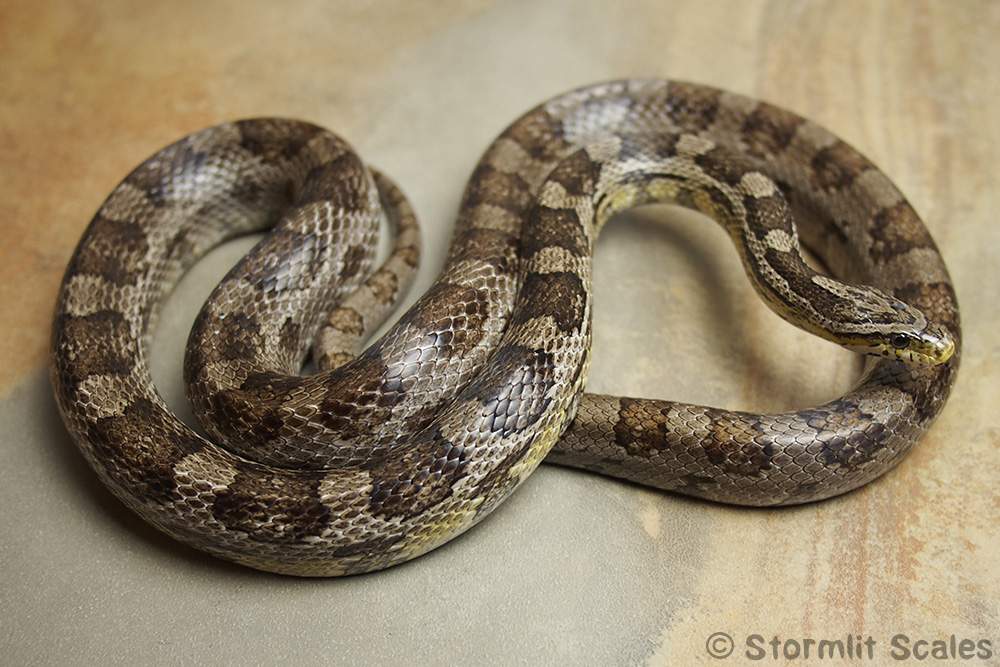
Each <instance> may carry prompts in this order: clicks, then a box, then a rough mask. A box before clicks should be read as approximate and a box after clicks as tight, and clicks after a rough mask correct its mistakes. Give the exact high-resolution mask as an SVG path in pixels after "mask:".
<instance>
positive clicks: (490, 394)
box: [52, 81, 959, 575]
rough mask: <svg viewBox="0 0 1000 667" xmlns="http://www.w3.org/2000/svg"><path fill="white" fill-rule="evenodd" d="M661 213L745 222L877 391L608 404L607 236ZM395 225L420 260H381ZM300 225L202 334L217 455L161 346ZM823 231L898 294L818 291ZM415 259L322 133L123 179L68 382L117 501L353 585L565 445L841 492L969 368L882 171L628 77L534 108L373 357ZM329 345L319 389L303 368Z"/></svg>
mask: <svg viewBox="0 0 1000 667" xmlns="http://www.w3.org/2000/svg"><path fill="white" fill-rule="evenodd" d="M660 201H672V202H676V203H679V204H682V205H685V206H689V207H692V208H695V209H697V210H700V211H703V212H705V213H707V214H708V215H710V216H711V217H712V218H714V219H715V220H717V221H718V222H719V223H720V224H722V225H723V226H724V227H725V229H726V230H727V231H728V232H729V234H730V236H731V237H732V239H733V241H734V243H735V245H736V247H737V249H738V250H739V252H740V256H741V259H742V261H743V263H744V266H745V268H746V270H747V274H748V276H749V277H750V279H751V281H752V282H753V284H754V286H755V287H756V289H757V290H758V292H759V293H760V294H761V296H762V297H763V298H764V299H765V300H766V302H767V303H768V304H769V305H770V306H771V307H772V308H773V309H774V310H775V311H776V312H777V313H778V314H780V315H782V316H783V317H785V318H786V319H788V320H789V321H791V322H793V323H795V324H796V325H798V326H800V327H803V328H805V329H806V330H808V331H811V332H813V333H816V334H818V335H820V336H823V337H825V338H828V339H830V340H833V341H835V342H837V343H840V344H841V345H844V346H846V347H848V348H849V349H853V350H857V351H860V352H865V353H868V354H870V355H873V356H872V357H871V360H870V362H869V364H868V366H867V368H866V371H865V373H864V376H863V378H862V379H861V381H860V382H859V384H858V385H857V386H856V387H855V388H854V389H853V390H852V391H850V392H849V393H848V394H847V395H845V396H843V397H842V398H839V399H837V400H834V401H832V402H830V403H828V404H826V405H822V406H819V407H815V408H810V409H805V410H800V411H797V412H789V413H785V414H779V415H754V414H748V413H742V412H732V411H726V410H718V409H713V408H706V407H700V406H692V405H684V404H680V403H673V402H667V401H652V400H638V399H625V398H616V397H608V396H593V395H585V394H583V393H582V391H583V386H584V382H585V378H586V370H587V366H588V355H589V349H590V319H591V317H590V316H591V307H592V304H591V289H590V280H591V248H592V244H593V241H594V238H595V236H596V235H597V233H598V231H599V229H600V227H601V225H602V224H603V223H604V222H605V221H606V220H607V219H608V218H609V217H611V216H612V215H613V214H614V213H616V212H617V211H620V210H622V209H624V208H628V207H631V206H635V205H638V204H642V203H649V202H660ZM793 212H795V213H804V214H806V215H804V217H803V218H802V220H804V221H805V222H803V224H800V226H799V228H798V229H797V228H796V227H795V226H794V225H793V222H792V217H793V216H792V213H793ZM383 216H384V217H386V218H387V219H388V221H389V222H390V223H391V224H392V225H393V226H394V227H395V228H396V232H397V235H396V241H395V248H394V250H393V251H392V254H391V255H390V259H389V260H388V261H387V262H386V263H385V264H384V265H383V266H382V267H380V268H378V269H377V270H375V271H372V268H371V267H372V263H373V257H374V248H375V240H376V231H377V227H378V224H379V222H380V220H381V219H382V217H383ZM272 226H273V227H274V229H273V230H272V231H271V233H270V234H269V235H268V236H267V237H266V238H265V239H264V240H263V241H262V242H261V243H260V244H258V246H257V247H255V248H254V250H253V251H251V253H250V255H248V256H247V257H246V258H245V259H244V260H243V261H242V262H241V263H240V264H239V265H238V266H237V267H235V268H234V269H233V270H232V271H230V273H229V274H228V275H227V276H226V277H225V279H224V280H223V281H222V283H220V285H219V286H218V287H217V288H216V290H215V291H214V292H213V295H212V297H211V298H210V299H209V301H208V303H207V304H206V305H205V307H204V308H203V310H202V312H201V314H200V315H199V317H198V319H197V321H196V323H195V326H194V329H193V331H192V334H191V340H190V342H189V349H188V354H187V358H186V360H185V367H184V373H185V379H186V381H187V383H188V386H189V394H190V395H191V398H192V401H193V403H194V406H195V409H196V414H197V415H198V419H199V421H200V422H201V424H202V426H203V428H204V430H205V431H206V432H207V434H208V435H209V437H210V439H206V438H205V437H202V436H200V435H198V434H197V433H196V432H194V431H193V430H191V429H190V428H189V427H187V426H186V425H184V424H183V423H182V422H181V421H180V420H178V419H177V418H176V417H175V416H174V415H173V414H171V412H170V411H169V410H168V408H167V407H166V405H165V404H164V402H163V400H162V399H161V398H160V396H159V395H158V394H157V392H156V389H155V387H154V386H153V383H152V381H151V378H150V373H149V369H148V364H147V354H148V347H149V336H150V331H151V328H152V326H153V323H154V320H155V318H156V314H157V311H158V307H159V304H160V303H161V302H162V300H163V299H164V298H165V296H166V294H167V293H168V292H169V291H170V289H171V288H172V287H173V285H174V284H175V283H176V281H177V280H178V279H179V277H180V275H181V274H182V273H183V272H184V271H185V270H186V269H187V268H188V267H189V266H190V265H191V264H192V263H193V262H194V261H196V260H197V259H198V258H199V257H200V256H202V255H203V254H204V253H205V252H207V251H208V250H209V249H210V248H212V247H213V246H215V245H217V244H219V243H220V242H222V241H223V240H225V239H227V238H231V237H233V236H234V235H238V234H244V233H247V232H250V231H254V230H258V229H262V228H265V227H272ZM799 233H801V234H802V236H803V239H804V240H805V241H806V242H807V244H808V245H809V246H810V247H811V248H812V249H814V250H816V251H817V252H818V254H819V255H820V256H821V257H822V258H823V259H824V261H825V262H826V264H827V265H828V266H829V267H830V268H831V270H832V271H833V272H834V273H835V274H836V275H837V277H838V278H840V279H844V280H851V281H857V283H863V284H864V285H871V287H867V286H861V285H860V284H850V283H844V282H839V281H838V280H834V279H833V278H830V277H827V276H825V275H821V274H818V273H816V272H814V271H813V270H812V269H810V268H809V267H808V265H806V264H805V263H804V262H803V261H802V258H801V256H800V255H799V236H798V235H799ZM417 255H418V241H417V231H416V226H415V221H414V218H413V214H412V211H410V209H409V207H408V205H407V203H406V202H405V200H404V199H403V197H402V195H401V194H400V192H399V191H398V190H397V189H396V188H395V186H393V185H392V183H391V182H389V181H388V180H387V179H386V178H385V177H384V176H382V175H380V174H378V173H377V172H373V171H370V170H369V169H367V168H366V167H365V166H364V165H363V164H362V163H361V162H360V160H359V159H358V158H357V157H356V156H355V155H354V153H353V152H351V150H350V149H349V147H348V146H347V145H346V144H345V143H344V142H343V141H341V140H340V139H338V138H337V137H335V136H333V135H331V134H329V133H327V132H325V131H324V130H322V129H320V128H317V127H315V126H313V125H309V124H307V123H302V122H297V121H290V120H282V119H256V120H248V121H241V122H236V123H229V124H225V125H220V126H217V127H213V128H210V129H207V130H204V131H201V132H198V133H196V134H193V135H190V136H188V137H186V138H184V139H182V140H180V141H179V142H177V143H176V144H173V145H172V146H169V147H168V148H165V149H163V150H162V151H160V152H159V153H157V154H156V155H154V156H153V157H151V158H150V159H149V160H147V161H146V162H144V163H143V164H142V165H140V166H139V167H138V168H137V169H136V170H135V171H133V172H132V174H130V175H129V176H128V177H127V178H126V179H125V180H124V181H123V182H122V183H121V184H120V185H119V186H118V187H117V188H116V189H115V190H114V192H113V193H112V194H111V195H110V196H109V198H108V199H107V201H105V203H104V204H103V205H102V206H101V208H100V210H99V212H98V213H97V215H96V216H95V218H94V220H93V221H92V222H91V224H90V227H89V228H88V229H87V231H86V232H85V234H84V236H83V238H82V240H81V241H80V244H79V246H78V247H77V249H76V252H75V254H74V256H73V259H72V260H71V262H70V265H69V268H68V269H67V272H66V276H65V278H64V280H63V284H62V287H61V291H60V295H59V301H58V305H57V311H56V318H55V324H54V330H53V361H52V381H53V386H54V388H55V393H56V397H57V401H58V404H59V408H60V410H61V412H62V415H63V418H64V420H65V422H66V425H67V427H68V429H69V431H70V432H71V434H72V435H73V437H74V439H75V440H76V442H77V444H78V445H79V446H80V449H81V450H82V451H83V453H84V455H85V457H86V458H87V460H88V461H89V462H90V464H91V465H92V466H93V467H94V469H95V470H96V471H97V474H98V475H99V476H100V478H101V479H102V480H103V482H104V483H105V484H106V485H107V486H108V487H109V488H110V489H111V490H112V491H113V492H114V493H115V494H116V495H117V496H118V497H119V498H121V499H122V501H124V502H125V503H126V504H127V505H128V506H129V507H131V508H132V509H133V510H135V511H136V512H138V513H139V514H140V515H141V516H143V517H144V518H145V519H146V520H147V521H149V522H150V523H152V524H154V525H156V526H157V527H159V528H160V529H162V530H163V531H165V532H167V533H169V534H170V535H172V536H174V537H175V538H177V539H179V540H181V541H183V542H186V543H188V544H191V545H193V546H195V547H197V548H199V549H203V550H205V551H207V552H209V553H212V554H214V555H216V556H219V557H222V558H226V559H229V560H232V561H236V562H238V563H242V564H245V565H248V566H251V567H255V568H260V569H264V570H271V571H275V572H283V573H290V574H298V575H339V574H349V573H355V572H364V571H371V570H377V569H380V568H384V567H388V566H390V565H394V564H396V563H400V562H403V561H406V560H408V559H411V558H414V557H416V556H419V555H420V554H422V553H425V552H427V551H428V550H430V549H433V548H434V547H436V546H438V545H440V544H442V543H444V542H446V541H448V540H450V539H452V538H453V537H455V536H457V535H458V534H460V533H462V532H463V531H465V530H466V529H468V528H470V527H471V526H472V525H474V524H475V523H476V522H477V521H479V520H480V519H482V518H483V517H485V516H486V515H487V514H488V513H489V512H490V511H491V510H492V509H493V508H494V507H496V506H497V504H499V503H500V502H501V501H502V500H504V499H505V498H506V497H507V496H508V495H509V494H510V493H511V492H512V491H513V490H514V488H515V487H516V486H517V485H518V484H519V483H520V482H521V481H523V480H524V479H525V478H526V477H527V475H528V474H529V473H530V472H531V471H532V470H533V469H534V468H535V467H536V466H537V465H538V464H539V463H540V462H541V461H542V459H544V458H546V456H548V457H549V458H548V460H550V461H555V462H558V463H563V464H567V465H572V466H578V467H584V468H588V469H592V470H596V471H599V472H603V473H607V474H611V475H616V476H621V477H625V478H628V479H632V480H635V481H638V482H640V483H643V484H648V485H652V486H656V487H660V488H663V489H669V490H674V491H679V492H682V493H687V494H690V495H695V496H700V497H704V498H710V499H714V500H720V501H724V502H731V503H739V504H748V505H774V504H791V503H800V502H807V501H810V500H816V499H820V498H826V497H829V496H832V495H836V494H839V493H843V492H845V491H848V490H850V489H853V488H856V487H858V486H860V485H862V484H865V483H866V482H868V481H870V480H872V479H874V478H875V477H877V476H878V475H880V474H882V473H883V472H885V471H886V470H888V469H890V468H891V467H892V466H894V465H895V464H896V463H897V462H898V461H899V460H900V458H901V457H902V456H903V455H904V454H905V453H906V452H907V451H908V450H909V449H910V447H911V446H912V445H913V444H914V442H916V440H917V439H918V438H919V437H920V435H921V434H922V433H923V432H924V430H925V429H926V428H927V427H928V425H929V424H930V423H931V421H932V420H933V419H934V417H935V416H936V415H937V414H938V412H939V411H940V409H941V407H942V405H943V404H944V401H945V399H946V397H947V395H948V392H949V390H950V387H951V385H952V382H953V380H954V376H955V372H956V370H957V367H958V355H957V354H955V352H956V351H957V348H958V341H959V322H958V311H957V304H956V301H955V295H954V292H953V290H952V287H951V283H950V281H949V277H948V273H947V270H946V268H945V265H944V262H943V260H942V258H941V256H940V255H939V253H938V251H937V249H936V247H935V245H934V242H933V241H932V239H931V237H930V236H929V234H928V232H927V229H926V228H925V226H924V224H923V223H922V222H921V220H920V219H919V218H918V217H917V215H916V214H915V213H914V211H913V210H912V208H910V206H909V205H908V204H907V202H906V201H905V199H904V198H903V196H902V195H901V194H900V193H899V192H898V190H897V189H896V188H895V187H894V186H893V185H892V184H891V183H890V181H889V180H888V179H887V178H886V176H885V175H884V174H882V172H880V171H879V170H877V169H876V168H875V167H874V166H873V165H872V164H871V163H870V162H869V161H868V160H866V159H865V158H864V157H863V156H861V155H860V154H858V153H857V152H856V151H855V150H853V149H852V148H850V147H849V146H847V145H846V144H845V143H844V142H842V141H840V140H838V139H837V138H836V137H834V136H833V135H831V134H830V133H829V132H827V131H825V130H823V129H822V128H820V127H818V126H816V125H814V124H812V123H810V122H808V121H806V120H804V119H803V118H801V117H799V116H797V115H795V114H792V113H790V112H788V111H785V110H782V109H780V108H777V107H774V106H772V105H770V104H767V103H763V102H758V101H755V100H752V99H749V98H746V97H743V96H739V95H735V94H731V93H727V92H723V91H719V90H715V89H712V88H707V87H703V86H699V85H694V84H688V83H681V82H668V81H620V82H611V83H606V84H600V85H595V86H591V87H587V88H583V89H579V90H576V91H572V92H570V93H567V94H564V95H562V96H559V97H556V98H553V99H552V100H550V101H548V102H546V103H544V104H542V105H541V106H539V107H537V108H535V109H533V110H532V111H530V112H528V113H527V114H525V115H524V116H522V117H521V118H520V119H519V120H517V121H516V122H515V123H514V124H512V125H511V126H510V127H509V128H508V129H507V130H506V131H504V132H503V134H501V135H500V136H499V137H498V138H497V139H496V141H494V143H493V144H492V145H491V146H490V147H489V149H488V150H487V151H486V153H485V155H484V156H483V158H482V160H481V161H480V163H479V165H478V166H477V167H476V170H475V172H474V174H473V175H472V178H471V180H470V182H469V184H468V186H467V188H466V192H465V195H464V198H463V202H462V206H461V211H460V214H459V219H458V222H457V226H456V231H455V236H454V240H453V243H452V247H451V251H450V254H449V257H448V260H447V262H446V265H445V267H444V269H443V271H442V273H441V275H440V277H439V278H438V280H437V282H436V283H435V284H434V285H433V286H432V287H431V288H430V290H428V292H427V293H426V294H424V295H423V297H422V298H421V299H420V300H419V301H418V302H417V303H416V304H415V305H414V306H413V307H412V308H411V309H410V310H409V311H408V312H407V313H406V314H404V315H403V316H402V318H401V319H400V320H399V322H397V323H396V324H395V326H393V327H392V329H391V330H390V331H389V332H388V333H387V334H385V335H384V336H383V337H382V338H380V339H379V340H378V341H376V342H375V343H373V344H372V345H371V346H369V347H368V348H367V349H365V350H363V351H362V350H360V343H361V341H363V340H364V339H365V337H366V336H367V335H368V334H369V333H370V332H371V331H372V330H373V329H374V328H376V327H377V326H378V324H379V322H380V320H381V318H382V317H384V316H385V315H386V313H387V312H388V311H389V309H390V308H391V306H392V304H393V303H394V302H395V300H396V299H397V297H398V296H399V295H400V294H401V292H402V291H403V290H404V289H405V288H406V286H407V285H408V282H409V280H410V278H411V277H412V275H413V271H414V267H415V266H416V262H417ZM310 350H312V353H313V358H314V359H315V361H316V364H317V366H318V368H319V372H317V373H315V374H313V375H308V376H300V375H299V374H298V373H299V372H300V370H301V367H302V364H303V362H304V361H305V359H306V357H307V355H308V354H309V352H310ZM574 416H575V420H574V419H573V418H574ZM571 422H572V425H570V424H571ZM550 451H551V453H550Z"/></svg>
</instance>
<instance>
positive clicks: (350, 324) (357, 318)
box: [327, 307, 365, 336]
mask: <svg viewBox="0 0 1000 667" xmlns="http://www.w3.org/2000/svg"><path fill="white" fill-rule="evenodd" d="M327 324H328V325H329V326H331V327H333V328H334V329H336V330H337V331H342V332H343V333H346V334H350V335H352V336H361V335H362V334H364V333H365V318H364V316H363V315H362V314H361V313H359V312H358V311H356V310H354V309H353V308H343V307H341V308H334V309H333V310H332V311H331V312H330V315H329V316H328V317H327Z"/></svg>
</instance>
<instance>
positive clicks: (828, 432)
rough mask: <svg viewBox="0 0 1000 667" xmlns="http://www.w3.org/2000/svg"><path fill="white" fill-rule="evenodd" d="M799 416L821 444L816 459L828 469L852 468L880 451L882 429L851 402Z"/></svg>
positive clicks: (883, 426) (884, 429)
mask: <svg viewBox="0 0 1000 667" xmlns="http://www.w3.org/2000/svg"><path fill="white" fill-rule="evenodd" d="M799 414H800V416H801V417H803V418H804V419H805V421H806V423H807V424H808V425H809V426H810V427H812V428H814V429H816V430H817V431H818V434H817V436H816V439H817V440H819V441H820V442H822V443H823V448H822V449H821V450H820V453H819V457H820V460H822V461H823V462H824V463H826V464H828V465H839V466H846V467H849V468H855V467H857V466H859V465H861V464H863V463H866V462H868V461H870V460H871V459H872V458H873V457H874V456H875V454H877V453H878V452H879V451H880V450H881V449H882V447H883V441H884V439H885V435H886V428H885V425H883V424H881V423H879V422H877V421H875V419H874V418H873V416H872V415H870V414H868V413H866V412H864V411H863V410H861V408H860V407H859V406H858V405H856V404H854V403H852V402H850V401H847V400H843V399H838V400H835V401H832V402H831V403H828V404H827V405H825V406H822V407H820V408H815V409H813V410H805V411H803V412H801V413H799Z"/></svg>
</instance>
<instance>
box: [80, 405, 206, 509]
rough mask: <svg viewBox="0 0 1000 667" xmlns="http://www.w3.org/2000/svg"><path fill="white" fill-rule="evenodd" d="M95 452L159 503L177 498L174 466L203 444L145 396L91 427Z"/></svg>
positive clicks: (91, 439)
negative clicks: (178, 430) (181, 431)
mask: <svg viewBox="0 0 1000 667" xmlns="http://www.w3.org/2000/svg"><path fill="white" fill-rule="evenodd" d="M88 430H89V434H90V441H91V443H92V444H93V447H94V450H95V454H96V455H97V456H99V457H100V459H101V460H103V461H105V462H106V466H107V469H108V470H109V471H110V472H111V474H112V476H114V477H119V476H126V477H127V479H126V480H122V479H119V480H118V481H119V483H122V482H125V481H127V482H128V483H130V484H134V485H137V486H138V487H139V488H138V489H137V491H139V492H140V493H142V494H143V497H145V498H149V499H151V500H152V501H153V502H155V503H158V504H167V503H170V502H172V501H174V500H176V499H177V498H176V494H175V490H176V487H177V485H176V482H175V477H176V475H175V473H174V467H175V466H176V465H177V463H178V462H179V461H180V460H181V459H182V458H183V457H184V456H186V455H188V454H190V453H192V452H194V451H197V450H198V449H200V448H201V446H202V443H201V442H200V441H199V440H197V439H194V438H185V437H184V436H183V435H181V434H179V433H176V432H175V431H174V430H173V429H171V428H169V426H168V425H167V424H165V423H164V420H163V414H162V412H161V410H160V409H159V408H157V407H156V406H155V405H154V404H153V403H152V402H151V401H149V400H148V399H145V398H141V399H139V400H136V401H134V402H133V403H132V404H131V405H129V406H128V407H127V408H126V409H125V411H124V413H123V414H121V415H117V416H113V417H104V418H101V419H98V420H97V421H96V422H94V423H93V424H92V425H90V426H89V427H88Z"/></svg>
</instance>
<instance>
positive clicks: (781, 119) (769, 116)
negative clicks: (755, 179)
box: [742, 102, 805, 158]
mask: <svg viewBox="0 0 1000 667" xmlns="http://www.w3.org/2000/svg"><path fill="white" fill-rule="evenodd" d="M804 122H805V120H804V119H803V118H801V117H799V116H796V115H795V114H792V113H789V112H787V111H785V110H784V109H779V108H778V107H776V106H774V105H772V104H768V103H766V102H761V103H760V104H758V105H757V108H756V109H754V110H753V113H751V114H750V115H749V116H747V118H746V120H745V121H744V122H743V137H742V138H743V142H744V143H745V144H746V148H747V151H748V152H749V153H750V154H751V155H754V156H755V157H761V158H767V157H770V156H772V155H773V154H775V153H779V152H781V151H783V150H784V149H785V148H787V147H788V145H789V144H790V143H792V139H794V138H795V132H796V131H797V130H798V129H799V126H800V125H802V123H804Z"/></svg>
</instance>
